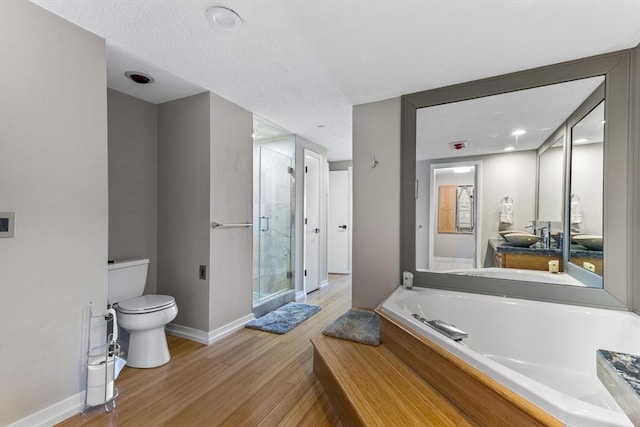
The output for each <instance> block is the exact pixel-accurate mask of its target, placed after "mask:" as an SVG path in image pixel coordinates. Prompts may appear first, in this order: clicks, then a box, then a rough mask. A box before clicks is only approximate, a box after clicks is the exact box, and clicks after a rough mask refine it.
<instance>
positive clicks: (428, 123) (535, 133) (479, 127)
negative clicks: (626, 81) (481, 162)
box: [416, 76, 604, 160]
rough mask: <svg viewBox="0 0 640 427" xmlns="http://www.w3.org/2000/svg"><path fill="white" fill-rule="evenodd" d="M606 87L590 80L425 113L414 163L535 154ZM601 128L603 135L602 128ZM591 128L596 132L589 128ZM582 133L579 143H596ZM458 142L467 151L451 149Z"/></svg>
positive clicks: (424, 110)
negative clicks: (507, 151) (508, 151)
mask: <svg viewBox="0 0 640 427" xmlns="http://www.w3.org/2000/svg"><path fill="white" fill-rule="evenodd" d="M602 82H604V77H602V76H600V77H592V78H588V79H582V80H575V81H571V82H566V83H558V84H554V85H548V86H542V87H537V88H534V89H527V90H521V91H517V92H509V93H504V94H501V95H494V96H486V97H483V98H476V99H471V100H467V101H460V102H452V103H449V104H443V105H437V106H434V107H428V108H421V109H419V110H418V112H417V117H416V158H417V160H427V159H446V158H451V157H463V156H477V155H483V154H490V153H502V152H503V151H504V148H505V147H507V146H511V147H514V148H515V149H516V150H517V151H523V150H536V149H538V148H539V147H540V146H541V145H542V144H543V143H544V142H545V141H546V140H547V138H549V137H550V136H551V134H552V133H553V132H554V131H555V130H556V129H558V127H559V126H560V125H561V124H562V123H564V122H565V121H566V120H567V118H569V115H571V113H573V112H574V111H575V110H576V109H577V108H578V107H579V106H580V104H582V103H583V102H584V100H585V99H587V97H588V96H589V95H591V93H592V92H593V91H594V90H596V88H597V87H598V86H600V84H601V83H602ZM602 112H604V110H602ZM600 122H602V118H600ZM597 126H599V129H600V133H602V123H597ZM588 129H589V131H590V132H597V131H598V128H593V127H591V126H590V127H588ZM516 130H523V131H525V133H524V134H523V135H520V136H518V139H517V141H516V137H515V136H513V135H512V133H513V132H514V131H516ZM581 132H582V133H581V136H580V137H581V138H587V137H589V138H591V139H593V138H594V137H593V136H592V135H591V134H589V135H587V134H586V132H587V128H586V127H585V126H581ZM576 139H577V138H576ZM455 141H467V147H466V148H463V149H461V150H455V149H453V148H451V147H450V146H449V143H450V142H455ZM600 141H602V138H600ZM516 142H517V144H516Z"/></svg>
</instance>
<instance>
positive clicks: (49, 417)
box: [8, 391, 85, 427]
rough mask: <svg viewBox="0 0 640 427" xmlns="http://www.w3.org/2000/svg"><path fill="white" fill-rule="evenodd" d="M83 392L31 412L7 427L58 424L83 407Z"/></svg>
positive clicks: (40, 426)
mask: <svg viewBox="0 0 640 427" xmlns="http://www.w3.org/2000/svg"><path fill="white" fill-rule="evenodd" d="M84 397H85V392H84V391H83V392H81V393H78V394H75V395H73V396H71V397H69V398H67V399H64V400H61V401H60V402H58V403H54V404H53V405H51V406H49V407H47V408H44V409H42V410H40V411H38V412H36V413H33V414H31V415H29V416H27V417H25V418H22V419H21V420H18V421H16V422H15V423H13V424H9V426H8V427H47V426H52V425H54V424H58V423H59V422H61V421H64V420H66V419H67V418H69V417H72V416H74V415H76V414H78V413H80V411H81V410H82V408H83V407H84Z"/></svg>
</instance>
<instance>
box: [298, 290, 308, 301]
mask: <svg viewBox="0 0 640 427" xmlns="http://www.w3.org/2000/svg"><path fill="white" fill-rule="evenodd" d="M306 299H307V294H305V293H304V291H298V292H296V302H298V301H306Z"/></svg>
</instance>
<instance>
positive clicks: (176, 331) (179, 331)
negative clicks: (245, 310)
mask: <svg viewBox="0 0 640 427" xmlns="http://www.w3.org/2000/svg"><path fill="white" fill-rule="evenodd" d="M254 318H255V317H254V315H253V313H252V314H247V315H246V316H244V317H241V318H240V319H237V320H234V321H233V322H230V323H227V324H226V325H223V326H221V327H219V328H218V329H214V330H213V331H209V332H205V331H201V330H200V329H195V328H190V327H188V326H182V325H176V324H174V323H169V324H168V325H167V326H166V328H165V330H166V331H167V333H168V334H171V335H175V336H177V337H180V338H186V339H188V340H191V341H195V342H199V343H200V344H205V345H211V344H213V343H214V342H216V341H218V340H220V339H222V338H224V337H226V336H227V335H230V334H232V333H234V332H235V331H237V330H239V329H242V328H244V325H245V324H246V323H247V322H249V321H251V320H253V319H254Z"/></svg>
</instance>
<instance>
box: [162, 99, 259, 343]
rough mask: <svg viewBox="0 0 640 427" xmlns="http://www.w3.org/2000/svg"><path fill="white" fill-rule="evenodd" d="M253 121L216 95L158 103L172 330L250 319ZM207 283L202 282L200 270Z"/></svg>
mask: <svg viewBox="0 0 640 427" xmlns="http://www.w3.org/2000/svg"><path fill="white" fill-rule="evenodd" d="M252 129H253V116H252V114H251V113H250V112H248V111H246V110H243V109H242V108H240V107H238V106H236V105H234V104H232V103H230V102H228V101H226V100H225V99H223V98H220V97H219V96H217V95H215V94H213V93H209V92H207V93H202V94H199V95H194V96H190V97H187V98H183V99H179V100H176V101H172V102H167V103H164V104H161V105H159V106H158V292H159V293H163V294H168V295H172V296H174V297H175V298H176V302H177V304H178V310H179V313H178V317H177V318H176V320H174V322H173V323H174V324H175V325H180V326H185V327H188V328H192V329H196V330H199V331H204V332H210V331H213V330H215V329H217V328H220V327H222V326H225V325H227V324H228V323H231V322H233V321H236V320H238V319H240V318H242V317H244V316H247V315H250V314H251V292H252V271H253V270H252V234H251V230H252V229H251V228H250V227H247V228H220V229H217V230H211V228H210V225H209V224H210V223H211V222H212V221H216V222H220V223H238V222H246V221H249V222H250V221H251V215H252V211H251V203H252V189H253V141H252V139H251V132H252ZM200 265H205V266H206V267H207V278H206V279H205V280H202V279H200V278H199V266H200Z"/></svg>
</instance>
